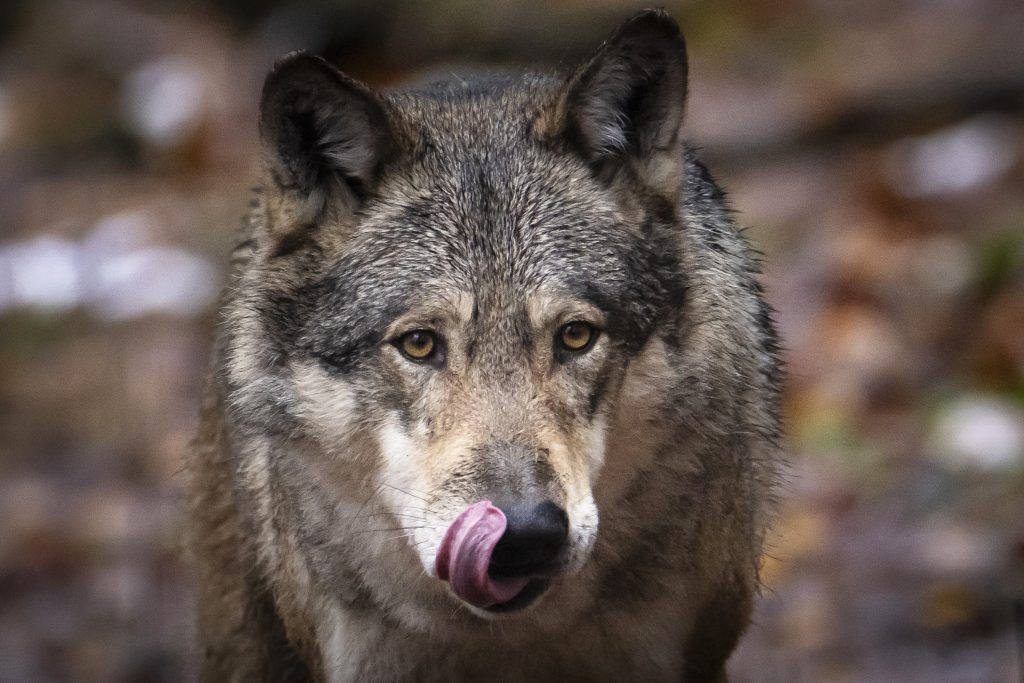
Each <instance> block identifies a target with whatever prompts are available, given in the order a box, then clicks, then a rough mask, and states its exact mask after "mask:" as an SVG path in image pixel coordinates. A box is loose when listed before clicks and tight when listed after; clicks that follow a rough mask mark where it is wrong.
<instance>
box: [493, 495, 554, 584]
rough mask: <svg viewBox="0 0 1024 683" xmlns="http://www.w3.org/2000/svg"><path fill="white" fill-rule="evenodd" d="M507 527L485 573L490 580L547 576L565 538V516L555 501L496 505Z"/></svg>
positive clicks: (551, 571)
mask: <svg viewBox="0 0 1024 683" xmlns="http://www.w3.org/2000/svg"><path fill="white" fill-rule="evenodd" d="M498 507H499V508H500V509H501V511H502V512H503V513H505V519H506V521H507V526H506V527H505V533H504V534H502V536H501V539H500V540H499V541H498V544H497V545H496V546H495V547H494V552H493V554H492V555H491V562H490V565H489V566H488V569H487V573H488V574H489V575H490V576H491V577H492V578H494V579H507V578H512V577H520V576H527V577H538V576H549V575H551V574H553V573H555V572H556V571H558V569H559V565H560V561H561V559H562V556H563V554H564V553H563V551H564V550H565V546H566V541H567V540H568V538H569V516H568V515H567V514H566V513H565V510H563V509H562V508H560V507H559V506H558V505H556V504H555V503H553V502H551V501H550V500H549V501H545V502H543V503H540V504H539V505H529V504H524V503H515V504H511V505H502V504H500V503H499V504H498Z"/></svg>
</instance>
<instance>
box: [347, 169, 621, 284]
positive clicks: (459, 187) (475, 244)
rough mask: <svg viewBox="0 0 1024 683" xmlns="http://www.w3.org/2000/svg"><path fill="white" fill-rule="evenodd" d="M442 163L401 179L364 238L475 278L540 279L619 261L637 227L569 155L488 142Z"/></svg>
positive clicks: (443, 271)
mask: <svg viewBox="0 0 1024 683" xmlns="http://www.w3.org/2000/svg"><path fill="white" fill-rule="evenodd" d="M495 156H502V155H499V154H495ZM430 163H431V162H426V164H427V165H429V164H430ZM434 163H439V164H441V165H442V168H434V169H417V170H414V171H413V175H411V176H410V177H408V178H401V179H399V180H398V182H396V183H395V185H396V186H397V187H396V190H395V191H393V192H391V193H390V194H385V196H384V197H383V199H382V201H381V203H380V204H379V205H378V206H377V207H375V208H376V210H375V211H373V212H372V214H373V215H372V217H370V218H369V219H368V220H367V223H366V225H365V229H364V230H363V231H362V235H361V241H362V242H363V245H364V246H365V247H366V248H367V249H368V250H370V251H374V252H379V251H380V250H381V249H386V250H387V251H388V252H389V254H388V255H386V256H385V255H384V254H381V255H380V256H381V257H384V260H385V261H395V262H401V263H402V264H403V267H404V266H408V265H410V264H418V267H417V268H416V269H415V270H414V272H413V273H412V274H413V275H415V274H416V273H419V274H420V275H421V276H422V277H423V278H424V279H435V278H436V277H437V276H439V275H441V276H448V277H450V278H453V279H455V280H457V281H459V282H460V283H461V284H464V285H469V284H473V285H474V286H478V285H480V284H482V283H486V282H491V281H499V280H500V281H502V282H504V283H506V284H514V285H516V286H521V287H532V286H534V285H539V284H542V283H544V282H545V281H548V280H552V279H554V280H562V279H564V278H566V277H568V278H579V277H584V276H597V275H599V274H601V273H606V272H607V271H609V270H613V271H614V270H617V269H618V268H619V267H621V265H622V261H623V257H624V254H625V252H626V251H627V250H628V249H629V247H630V244H631V242H632V240H631V237H632V235H631V234H630V232H629V230H628V229H627V228H626V227H625V226H623V225H621V224H620V223H621V218H620V217H619V216H618V214H617V211H616V208H615V206H614V205H613V204H612V203H611V202H610V201H609V199H608V198H607V197H604V196H601V195H600V194H599V193H596V192H594V191H593V190H591V189H590V188H589V187H588V185H590V184H592V183H590V182H589V178H586V177H583V176H582V174H580V175H581V177H579V178H575V177H574V175H575V174H576V173H577V171H576V169H574V168H573V167H572V166H571V165H562V166H560V165H559V164H558V163H557V160H555V161H548V162H547V163H545V161H544V160H539V159H536V158H531V157H530V156H529V155H527V154H523V155H521V157H520V158H519V159H515V160H509V159H508V158H507V156H502V158H501V159H500V160H498V159H495V160H491V159H490V154H489V153H488V152H487V151H483V152H480V153H479V155H474V154H467V155H465V156H461V157H452V158H448V159H445V160H443V161H435V162H434Z"/></svg>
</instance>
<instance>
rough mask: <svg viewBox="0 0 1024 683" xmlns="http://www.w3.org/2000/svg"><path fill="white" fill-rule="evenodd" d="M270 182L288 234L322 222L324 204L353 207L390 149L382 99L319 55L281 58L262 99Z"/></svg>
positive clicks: (367, 191) (369, 187) (392, 144)
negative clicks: (278, 197) (285, 207)
mask: <svg viewBox="0 0 1024 683" xmlns="http://www.w3.org/2000/svg"><path fill="white" fill-rule="evenodd" d="M260 139H261V141H262V144H263V151H264V156H265V159H266V167H267V171H268V172H269V175H270V180H271V182H272V183H274V185H276V187H277V188H278V189H279V190H280V192H281V193H282V194H283V195H284V197H285V198H286V199H285V203H286V204H288V205H289V206H290V210H289V211H287V213H288V214H289V215H288V217H287V219H286V222H287V223H289V224H290V225H289V226H288V228H287V229H296V228H301V227H303V226H308V225H309V224H312V223H314V222H316V221H317V219H318V218H320V216H321V213H322V212H323V210H324V207H325V204H326V202H327V201H328V199H330V200H332V203H334V204H337V203H338V202H340V203H341V204H342V205H344V207H345V208H347V209H348V210H349V211H354V210H356V209H357V208H358V207H359V205H360V204H361V203H362V202H363V201H364V200H365V199H366V197H367V196H368V195H370V194H371V193H372V192H373V189H374V185H375V183H376V181H377V179H378V177H379V175H380V171H381V168H382V167H383V165H384V163H385V162H386V161H387V160H388V158H389V157H390V156H391V154H392V153H393V151H394V149H395V138H394V135H393V133H392V128H391V124H390V122H389V119H388V115H387V111H386V108H385V105H384V102H383V101H382V100H381V98H380V97H379V96H378V95H377V94H376V93H374V92H373V91H372V90H371V89H370V88H369V87H367V86H365V85H363V84H362V83H359V82H358V81H355V80H353V79H351V78H349V77H348V76H345V75H344V74H342V73H341V72H340V71H338V70H337V69H335V68H334V67H333V66H331V65H330V64H328V63H327V62H326V61H324V60H323V59H321V58H319V57H314V56H312V55H308V54H305V53H301V52H296V53H292V54H290V55H288V56H286V57H284V58H283V59H281V60H280V61H279V62H278V63H277V64H276V65H275V66H274V69H273V70H272V71H271V72H270V74H269V75H268V76H267V80H266V81H265V82H264V84H263V95H262V97H261V99H260Z"/></svg>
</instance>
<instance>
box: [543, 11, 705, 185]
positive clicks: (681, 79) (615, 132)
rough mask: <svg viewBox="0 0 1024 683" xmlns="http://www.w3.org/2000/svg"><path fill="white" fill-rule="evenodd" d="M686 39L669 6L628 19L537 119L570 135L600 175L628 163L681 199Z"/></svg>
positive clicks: (567, 137)
mask: <svg viewBox="0 0 1024 683" xmlns="http://www.w3.org/2000/svg"><path fill="white" fill-rule="evenodd" d="M686 77H687V63H686V43H685V42H684V40H683V35H682V33H681V32H680V30H679V25H678V24H677V23H676V22H675V20H674V19H673V18H672V17H671V16H669V15H668V14H667V13H666V12H665V11H663V10H645V11H643V12H640V13H638V14H636V15H634V16H633V17H632V18H630V19H628V20H627V21H626V22H625V23H623V24H622V25H621V26H619V28H618V29H617V30H616V31H615V32H614V33H613V34H612V35H611V36H610V37H609V38H608V40H607V41H605V43H604V44H603V45H602V46H601V47H600V48H599V49H598V50H597V53H596V54H594V56H593V57H592V58H591V59H590V61H589V62H587V63H586V64H584V65H583V66H582V67H580V68H579V69H578V70H577V71H576V73H575V74H573V75H572V76H571V77H570V78H569V80H568V82H567V83H566V84H565V86H564V87H563V89H562V92H561V93H560V95H559V98H558V99H557V100H556V102H555V105H554V108H553V110H552V111H550V112H547V116H543V115H542V117H541V118H540V119H539V120H538V123H539V124H540V125H541V126H542V128H546V129H547V130H546V131H543V130H542V134H543V133H544V132H546V133H547V135H551V134H554V135H557V136H561V137H562V138H563V139H565V140H566V141H567V142H568V143H569V144H570V146H571V147H573V148H574V149H575V150H576V151H577V152H578V153H580V154H581V155H582V156H583V158H584V159H586V161H587V162H588V163H590V165H591V167H592V168H593V169H594V171H595V173H596V174H597V175H598V177H600V178H603V179H605V180H608V181H610V180H611V179H612V178H614V177H615V176H616V175H617V174H618V172H619V171H620V170H622V169H623V168H625V167H629V168H632V169H633V170H634V172H635V173H636V174H637V176H638V177H639V179H640V180H641V181H642V182H644V183H645V184H647V185H648V186H649V187H651V188H652V189H654V190H656V191H660V192H663V193H666V194H667V195H669V196H670V197H671V199H673V200H675V198H676V196H678V191H679V187H680V183H681V181H682V163H683V161H682V141H681V133H680V128H681V126H682V123H683V111H684V105H685V101H686Z"/></svg>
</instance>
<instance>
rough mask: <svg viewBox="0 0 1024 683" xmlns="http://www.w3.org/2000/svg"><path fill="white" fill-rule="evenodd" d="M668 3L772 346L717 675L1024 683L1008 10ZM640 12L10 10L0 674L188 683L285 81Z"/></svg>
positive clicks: (0, 281) (241, 6)
mask: <svg viewBox="0 0 1024 683" xmlns="http://www.w3.org/2000/svg"><path fill="white" fill-rule="evenodd" d="M669 4H670V6H669V9H670V10H671V11H672V12H673V13H674V14H675V15H676V17H677V18H678V19H679V20H680V21H681V23H682V25H683V27H684V31H685V33H686V35H687V39H688V43H689V49H690V70H691V94H690V101H689V114H688V124H687V126H688V129H689V134H690V137H691V139H692V140H693V141H694V142H696V143H697V144H699V145H701V146H702V147H703V149H704V151H703V155H704V157H705V159H706V161H707V162H708V163H709V164H710V166H711V168H712V170H713V172H714V173H715V174H716V175H717V176H718V177H719V178H720V179H721V180H722V182H723V184H724V186H725V187H726V188H727V189H728V190H729V191H730V196H731V200H732V203H733V205H734V207H735V208H736V209H737V210H738V211H739V215H740V218H741V221H742V222H743V223H744V224H745V225H748V226H750V231H749V235H750V237H751V239H752V240H753V241H754V242H755V243H756V244H757V245H758V247H759V248H760V249H761V250H762V251H763V252H764V254H765V263H766V266H765V276H764V282H765V285H766V288H767V291H768V298H769V299H770V300H771V302H772V303H773V305H774V306H775V308H776V309H777V311H778V323H779V326H780V329H781V333H782V337H783V340H784V343H785V346H786V348H787V349H788V351H787V354H786V355H787V359H788V364H789V374H790V379H789V384H788V387H787V393H786V405H785V408H786V416H787V420H788V433H789V450H790V452H791V453H792V468H791V471H790V474H789V477H788V484H787V490H786V494H785V502H784V504H783V505H782V507H781V510H780V514H779V518H778V521H777V524H776V526H775V530H774V532H773V534H772V538H771V547H770V557H769V559H768V560H767V562H766V566H765V571H764V578H765V583H766V590H765V593H764V596H763V598H762V600H761V602H760V604H759V607H758V611H757V615H756V619H755V624H754V626H753V627H752V629H751V630H750V633H749V635H748V637H747V639H746V641H745V642H744V644H743V646H742V647H741V649H740V651H739V652H738V653H737V655H736V657H735V658H734V660H733V662H732V672H733V676H734V680H736V681H752V682H757V681H773V682H774V681H778V682H783V681H787V682H788V681H811V682H815V681H851V682H852V681H857V682H860V681H879V682H888V681H921V682H924V681H928V682H931V681H957V682H960V681H963V682H986V681H1018V680H1022V678H1024V673H1022V668H1021V667H1022V664H1021V659H1020V658H1021V657H1024V645H1022V639H1024V607H1022V605H1024V192H1022V190H1024V40H1022V35H1024V3H1021V2H1020V1H1019V0H747V1H745V2H738V1H737V2H721V1H719V2H711V1H710V0H707V1H704V0H687V1H682V2H675V3H669ZM639 6H641V5H639V4H637V3H634V2H626V1H624V0H590V1H586V2H585V1H584V0H563V1H560V2H540V1H539V0H504V1H499V0H429V1H420V2H412V1H411V0H374V1H373V2H357V1H355V0H293V1H291V2H284V1H281V0H255V1H252V2H244V1H243V0H182V1H179V2H174V3H170V2H157V1H156V0H111V1H109V2H108V1H100V0H89V1H83V0H20V1H19V0H2V2H0V680H2V681H178V680H183V679H184V680H188V679H190V678H192V677H193V676H194V675H195V669H194V665H193V663H192V657H191V651H190V646H189V642H190V639H191V634H192V626H191V600H192V598H191V594H190V591H189V588H188V585H189V584H188V578H187V573H186V571H185V568H184V567H183V565H182V563H181V561H180V559H179V553H178V546H177V543H178V540H177V539H178V534H179V531H180V526H181V515H182V501H181V497H182V486H183V483H184V482H183V477H182V475H181V470H182V465H183V453H184V451H185V449H186V446H187V443H188V441H189V439H190V437H191V435H192V433H193V430H194V426H195V416H196V406H197V399H198V395H199V390H200V383H201V376H202V373H203V371H204V366H205V365H206V362H207V358H208V355H209V350H210V340H211V336H212V323H213V320H214V310H213V309H214V306H215V303H214V301H215V297H216V293H217V291H218V289H219V287H220V285H221V282H222V280H223V277H224V266H225V262H226V256H227V253H228V250H229V245H230V241H231V236H232V233H233V231H234V229H235V227H236V226H237V225H238V221H239V219H240V216H241V215H242V213H243V212H244V210H245V207H246V202H247V200H248V197H249V193H250V187H251V186H252V185H253V184H255V183H256V182H257V179H258V170H259V169H258V163H257V147H256V142H257V137H256V125H255V105H256V102H257V98H258V93H259V88H260V85H261V82H262V78H263V76H264V75H265V73H266V71H267V69H268V67H269V66H270V65H271V64H272V63H273V60H274V59H275V58H276V57H278V56H280V55H281V54H283V53H285V52H288V51H290V50H293V49H296V48H300V47H301V48H306V49H309V50H312V51H314V52H317V53H320V54H323V55H325V56H326V57H328V58H329V59H331V60H333V61H334V62H335V63H337V64H338V65H339V66H341V67H342V68H343V69H345V70H346V71H347V72H349V73H350V74H352V75H354V76H356V77H358V78H361V79H363V80H366V81H368V82H370V83H372V84H374V85H376V86H379V87H392V86H396V85H400V84H402V83H403V82H407V81H409V80H415V79H423V78H431V77H439V76H444V75H446V74H448V73H449V72H450V71H451V70H453V69H455V68H460V67H463V66H465V65H476V66H495V67H519V66H523V65H526V64H540V65H555V66H563V67H568V66H571V65H572V64H574V63H575V62H576V61H577V60H579V59H582V58H583V57H584V56H585V55H586V54H587V53H588V52H589V51H590V50H591V49H592V48H593V47H594V46H596V44H597V43H598V42H599V41H600V40H601V39H602V38H603V37H604V36H605V35H606V34H607V32H608V31H610V30H611V29H612V28H613V27H614V26H615V25H616V24H617V23H618V22H619V21H620V20H621V19H623V18H624V17H625V16H626V15H628V14H629V13H631V12H632V11H633V10H634V9H637V8H638V7H639Z"/></svg>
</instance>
